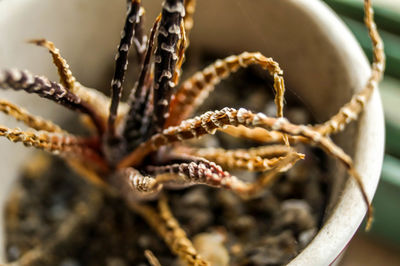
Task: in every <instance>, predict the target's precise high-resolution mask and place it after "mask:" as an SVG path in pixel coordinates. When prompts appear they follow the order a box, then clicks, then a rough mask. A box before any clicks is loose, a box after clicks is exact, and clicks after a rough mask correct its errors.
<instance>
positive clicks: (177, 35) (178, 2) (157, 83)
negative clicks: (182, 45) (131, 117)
mask: <svg viewBox="0 0 400 266" xmlns="http://www.w3.org/2000/svg"><path fill="white" fill-rule="evenodd" d="M184 15H185V9H184V6H183V0H166V1H165V2H164V4H163V10H162V18H161V22H160V27H159V29H158V36H157V48H156V51H155V68H154V115H153V132H151V133H154V132H160V131H161V130H162V129H163V127H164V124H165V120H166V119H167V118H168V115H169V112H168V109H169V104H170V100H171V96H172V94H173V89H174V87H175V83H174V82H173V76H174V73H175V68H176V65H177V62H178V59H179V57H178V55H177V48H178V47H177V46H178V42H179V40H180V39H181V37H182V34H183V33H182V32H181V27H180V25H181V23H182V21H183V17H184Z"/></svg>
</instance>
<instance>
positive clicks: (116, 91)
mask: <svg viewBox="0 0 400 266" xmlns="http://www.w3.org/2000/svg"><path fill="white" fill-rule="evenodd" d="M140 2H141V1H140V0H131V1H130V2H128V12H127V15H126V19H125V26H124V29H123V31H122V35H121V41H120V44H119V46H118V51H117V55H116V56H115V71H114V77H113V79H112V81H111V105H110V114H109V117H108V133H109V136H110V137H111V138H114V137H115V136H116V132H115V120H116V118H117V110H118V105H119V101H120V99H121V95H122V84H123V82H124V79H125V72H126V70H127V68H128V52H129V48H130V47H131V45H132V42H133V36H134V31H135V25H136V24H137V22H138V19H139V17H140V16H139V13H140Z"/></svg>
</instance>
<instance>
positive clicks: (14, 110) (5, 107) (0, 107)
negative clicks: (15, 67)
mask: <svg viewBox="0 0 400 266" xmlns="http://www.w3.org/2000/svg"><path fill="white" fill-rule="evenodd" d="M0 112H3V113H5V114H7V115H10V116H12V117H14V118H15V119H16V120H18V121H21V122H23V123H25V124H26V125H27V126H28V127H31V128H33V129H36V130H43V131H47V132H59V133H66V132H65V131H63V130H62V129H61V128H60V127H59V126H58V125H56V124H54V123H53V122H51V121H48V120H46V119H43V118H41V117H38V116H34V115H31V114H30V113H28V112H27V111H26V110H24V109H22V108H20V107H18V106H16V105H14V104H12V103H10V102H8V101H6V100H2V99H0Z"/></svg>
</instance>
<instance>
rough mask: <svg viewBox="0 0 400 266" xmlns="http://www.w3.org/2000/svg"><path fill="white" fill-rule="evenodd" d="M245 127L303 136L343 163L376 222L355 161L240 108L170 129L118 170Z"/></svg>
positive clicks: (311, 134)
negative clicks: (153, 154)
mask: <svg viewBox="0 0 400 266" xmlns="http://www.w3.org/2000/svg"><path fill="white" fill-rule="evenodd" d="M228 125H230V126H239V125H243V126H245V127H249V128H256V127H261V128H264V129H266V130H275V131H279V132H281V133H284V134H288V135H292V136H302V137H305V138H307V139H309V140H310V141H311V142H312V143H314V144H316V145H318V146H320V147H321V148H323V149H324V150H325V151H326V152H327V153H328V154H330V155H331V156H333V157H334V158H337V159H338V160H339V161H340V162H342V163H343V164H344V165H345V166H346V168H347V170H348V172H349V173H350V174H351V176H352V177H353V178H354V179H355V180H356V181H357V183H358V185H359V188H360V191H361V193H362V196H363V198H364V201H365V203H366V204H367V207H368V220H369V221H371V220H372V206H371V204H370V202H369V199H368V196H367V194H366V192H365V189H364V186H363V185H362V181H361V179H360V177H359V175H354V172H355V170H354V166H353V161H352V159H351V158H350V157H349V156H348V155H347V154H346V153H344V151H343V150H342V149H341V148H340V147H338V146H337V145H336V144H334V143H333V142H332V141H331V140H330V139H329V138H327V137H324V136H322V135H321V134H320V133H318V132H317V131H314V130H312V129H311V128H309V127H307V126H304V125H300V126H299V125H294V124H291V123H290V122H289V121H288V120H287V119H286V118H282V117H281V118H271V117H267V116H266V115H264V114H262V113H258V114H253V113H252V112H250V111H248V110H246V109H244V108H240V109H239V110H235V109H233V108H224V109H222V110H220V111H215V112H206V113H205V114H203V115H201V116H198V117H195V118H194V119H189V120H185V121H183V122H182V123H181V124H180V125H179V126H176V127H169V128H167V129H165V130H164V131H163V132H162V133H159V134H156V135H154V136H153V137H152V138H151V139H150V140H149V141H147V142H146V143H143V144H142V145H140V146H139V147H138V149H136V151H135V152H133V153H131V154H130V155H128V156H127V157H126V158H125V159H123V160H122V161H121V163H120V164H119V165H118V167H120V168H121V167H122V168H123V167H127V166H130V165H135V164H138V163H140V162H141V161H142V160H143V158H144V156H145V155H146V153H148V152H151V151H154V150H157V149H158V148H160V147H161V146H165V145H169V144H171V143H174V142H178V141H183V140H188V139H193V138H198V137H201V136H203V135H207V134H214V133H215V132H216V131H217V130H219V129H221V128H224V127H226V126H228Z"/></svg>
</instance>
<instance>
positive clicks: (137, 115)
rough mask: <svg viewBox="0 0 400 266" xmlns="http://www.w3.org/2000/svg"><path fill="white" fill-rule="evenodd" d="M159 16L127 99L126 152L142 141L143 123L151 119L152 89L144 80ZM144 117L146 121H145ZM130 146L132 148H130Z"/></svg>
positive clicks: (145, 127) (147, 72)
mask: <svg viewBox="0 0 400 266" xmlns="http://www.w3.org/2000/svg"><path fill="white" fill-rule="evenodd" d="M160 20H161V15H159V16H158V17H157V19H156V21H155V22H154V24H153V27H152V29H151V32H150V37H149V40H148V44H147V50H146V53H145V57H144V61H143V66H142V70H141V71H140V75H139V79H138V81H137V83H136V84H135V88H134V89H133V90H132V93H131V95H130V97H129V106H130V108H129V111H128V113H127V115H126V121H125V125H124V126H125V127H124V133H123V136H124V137H125V139H126V140H127V143H129V145H128V147H127V148H128V150H131V149H132V148H136V146H137V143H136V142H139V141H142V140H143V137H144V135H147V134H148V132H146V131H147V130H148V127H149V125H147V124H148V123H145V121H148V122H150V121H151V117H148V115H149V114H147V113H148V109H149V108H152V106H153V105H152V104H149V103H150V102H151V100H152V99H151V98H150V96H151V92H150V90H151V89H152V88H149V87H148V86H146V80H147V79H149V75H150V73H149V71H150V58H151V54H152V52H153V45H154V36H155V34H156V31H157V28H158V26H159V25H160ZM145 117H146V118H147V119H145ZM131 146H132V147H131Z"/></svg>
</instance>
